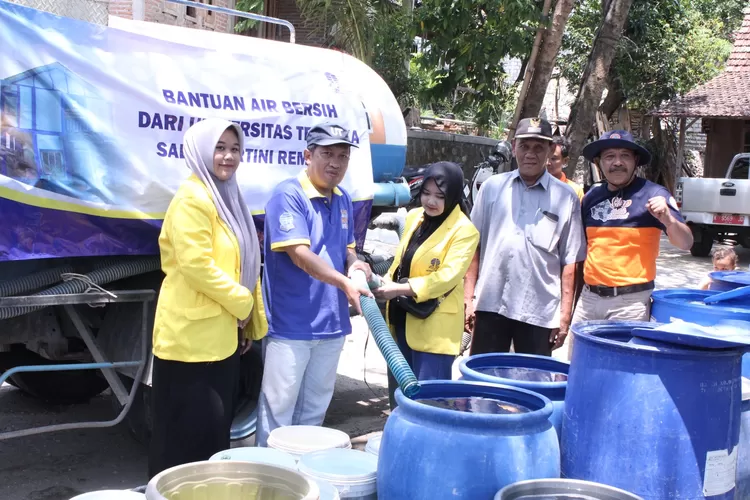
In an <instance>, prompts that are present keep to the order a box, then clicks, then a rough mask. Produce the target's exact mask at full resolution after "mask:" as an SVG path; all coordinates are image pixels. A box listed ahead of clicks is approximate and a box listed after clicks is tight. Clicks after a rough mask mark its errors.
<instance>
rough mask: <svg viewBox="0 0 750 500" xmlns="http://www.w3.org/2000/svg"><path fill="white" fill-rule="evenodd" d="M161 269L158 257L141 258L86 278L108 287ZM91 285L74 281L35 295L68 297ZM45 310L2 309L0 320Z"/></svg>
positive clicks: (27, 308)
mask: <svg viewBox="0 0 750 500" xmlns="http://www.w3.org/2000/svg"><path fill="white" fill-rule="evenodd" d="M160 267H161V261H160V259H159V257H158V256H153V257H151V256H149V257H144V258H140V259H137V260H127V261H125V262H122V261H121V262H119V263H117V264H114V265H112V266H108V267H104V268H100V269H95V270H94V271H91V272H90V273H88V274H85V275H84V276H85V278H87V279H88V281H90V282H91V283H94V284H96V285H106V284H107V283H111V282H113V281H118V280H121V279H124V278H130V277H131V276H138V275H139V274H146V273H149V272H152V271H156V270H158V269H159V268H160ZM89 287H90V285H89V284H87V283H86V282H84V281H80V280H73V281H66V282H64V283H60V284H59V285H55V286H53V287H52V288H48V289H46V290H42V291H41V292H38V293H35V294H34V295H68V294H72V293H84V292H86V291H87V290H88V289H89ZM39 309H43V307H6V308H2V309H0V319H8V318H14V317H16V316H21V315H22V314H26V313H30V312H32V311H37V310H39Z"/></svg>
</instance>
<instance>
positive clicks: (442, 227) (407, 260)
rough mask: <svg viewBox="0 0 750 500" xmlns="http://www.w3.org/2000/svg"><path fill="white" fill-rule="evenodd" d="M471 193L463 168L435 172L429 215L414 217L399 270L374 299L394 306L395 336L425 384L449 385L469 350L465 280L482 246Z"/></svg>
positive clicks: (426, 189) (390, 309)
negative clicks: (466, 196)
mask: <svg viewBox="0 0 750 500" xmlns="http://www.w3.org/2000/svg"><path fill="white" fill-rule="evenodd" d="M463 188H464V176H463V172H462V171H461V168H460V167H459V166H458V165H456V164H455V163H450V162H439V163H435V164H433V165H431V166H430V167H429V168H428V169H427V171H426V173H425V176H424V182H423V183H422V189H421V191H420V193H419V195H420V201H421V203H422V208H417V209H415V210H412V211H411V212H409V214H408V215H407V216H406V227H405V228H404V234H403V236H402V239H401V243H400V244H399V246H398V249H397V250H396V255H395V258H394V261H393V265H392V266H391V268H390V270H389V271H388V276H387V277H386V279H385V283H384V284H383V286H382V287H380V288H378V289H377V290H375V291H374V292H373V293H374V294H375V296H376V297H378V298H380V299H383V300H387V301H388V305H387V307H386V316H387V318H388V323H389V326H390V328H391V333H393V334H394V336H395V337H396V341H397V342H398V345H399V347H400V349H401V352H402V353H403V354H404V357H406V360H407V361H408V362H409V365H410V366H411V368H412V370H414V373H415V375H416V376H417V378H418V379H419V380H441V379H442V380H449V379H450V378H451V366H452V364H453V360H454V359H455V357H456V355H458V353H459V349H460V347H461V337H462V335H463V331H464V329H463V326H464V299H463V297H464V286H463V279H464V275H465V274H466V271H467V270H468V269H469V264H470V263H471V259H472V257H473V256H474V252H475V250H476V248H477V245H478V244H479V232H478V231H477V230H476V228H475V227H474V225H473V224H472V223H471V220H470V219H469V217H468V210H467V208H466V206H465V204H464V202H463ZM433 309H434V310H433ZM425 316H426V317H425Z"/></svg>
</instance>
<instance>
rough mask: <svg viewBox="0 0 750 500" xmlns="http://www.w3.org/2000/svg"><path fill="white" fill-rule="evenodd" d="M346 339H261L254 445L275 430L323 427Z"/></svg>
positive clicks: (265, 443) (264, 440)
mask: <svg viewBox="0 0 750 500" xmlns="http://www.w3.org/2000/svg"><path fill="white" fill-rule="evenodd" d="M345 339H346V337H343V336H342V337H338V338H333V339H326V340H310V341H307V340H283V339H274V338H268V337H266V338H265V339H264V340H263V351H264V356H263V358H264V359H263V365H264V369H263V383H262V385H261V391H260V401H259V402H258V407H259V409H258V431H257V433H256V435H255V442H256V445H257V446H263V447H265V446H266V445H267V443H268V436H269V435H270V434H271V432H272V431H273V430H274V429H276V428H278V427H283V426H287V425H323V420H324V419H325V416H326V411H327V410H328V405H329V404H330V403H331V398H332V397H333V389H334V386H335V385H336V369H337V368H338V364H339V357H340V356H341V351H342V349H343V348H344V341H345Z"/></svg>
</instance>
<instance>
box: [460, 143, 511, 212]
mask: <svg viewBox="0 0 750 500" xmlns="http://www.w3.org/2000/svg"><path fill="white" fill-rule="evenodd" d="M512 161H513V153H512V151H511V145H510V143H509V142H508V141H501V142H498V143H497V145H496V146H495V149H493V150H492V153H491V154H490V156H489V157H487V159H486V160H484V161H483V162H482V163H480V164H479V165H476V166H475V167H474V175H473V176H472V178H471V182H470V183H469V192H468V193H466V196H467V197H468V198H469V201H470V203H471V205H472V206H473V205H474V202H475V201H476V199H477V195H478V194H479V188H480V187H481V186H482V183H483V182H484V181H486V180H487V179H489V178H490V177H492V176H493V175H495V174H499V173H502V172H505V171H507V170H510V168H506V167H510V164H511V162H512Z"/></svg>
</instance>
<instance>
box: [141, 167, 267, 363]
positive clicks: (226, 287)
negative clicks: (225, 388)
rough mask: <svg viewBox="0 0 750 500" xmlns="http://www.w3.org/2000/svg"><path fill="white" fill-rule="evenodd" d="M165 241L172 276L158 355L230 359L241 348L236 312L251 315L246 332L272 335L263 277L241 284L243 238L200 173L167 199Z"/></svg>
mask: <svg viewBox="0 0 750 500" xmlns="http://www.w3.org/2000/svg"><path fill="white" fill-rule="evenodd" d="M159 247H160V249H161V267H162V271H164V274H165V275H166V277H165V278H164V282H163V283H162V285H161V292H160V293H159V300H158V303H157V306H156V319H155V321H154V337H153V344H154V347H153V352H154V355H155V356H157V357H159V358H161V359H168V360H173V361H185V362H206V361H220V360H222V359H226V358H228V357H229V356H231V355H232V354H233V353H234V352H235V350H236V349H237V340H238V338H237V337H238V333H237V320H238V319H245V318H247V317H248V315H251V319H250V322H249V323H248V325H247V326H246V327H245V329H244V331H243V333H244V335H245V338H248V339H252V340H259V339H261V338H263V337H264V336H265V335H266V332H267V331H268V321H267V320H266V314H265V311H264V307H263V298H262V293H261V287H260V280H258V283H257V284H256V286H255V288H254V290H253V291H252V292H251V291H250V290H248V289H247V288H245V287H244V286H242V285H240V284H239V281H240V266H241V260H240V247H239V243H238V241H237V238H236V237H235V235H234V233H232V231H231V230H230V229H229V227H227V225H226V224H224V222H223V221H222V220H221V218H220V217H219V213H218V211H217V210H216V206H215V205H214V202H213V199H212V197H211V193H210V192H209V190H208V189H207V188H206V186H205V185H204V184H203V182H201V181H200V180H199V179H198V178H197V177H196V176H194V175H193V176H190V178H188V179H187V180H186V181H185V182H183V183H182V185H181V186H180V188H179V189H178V190H177V194H176V195H175V197H174V198H173V199H172V202H171V203H170V204H169V208H168V209H167V215H166V217H165V218H164V224H163V225H162V229H161V235H160V236H159Z"/></svg>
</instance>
